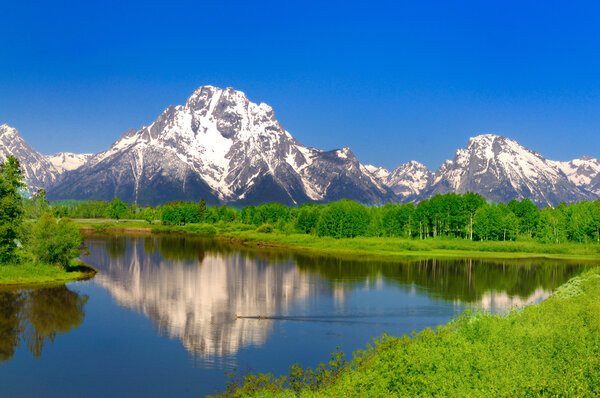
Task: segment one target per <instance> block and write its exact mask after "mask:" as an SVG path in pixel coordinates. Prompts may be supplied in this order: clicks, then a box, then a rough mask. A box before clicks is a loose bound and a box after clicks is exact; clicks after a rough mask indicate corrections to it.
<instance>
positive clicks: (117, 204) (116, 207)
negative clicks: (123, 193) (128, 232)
mask: <svg viewBox="0 0 600 398" xmlns="http://www.w3.org/2000/svg"><path fill="white" fill-rule="evenodd" d="M106 211H107V216H108V218H112V219H114V220H121V219H123V218H126V217H127V215H128V214H129V207H128V206H127V203H125V202H123V201H122V200H121V199H118V198H114V199H113V200H111V201H110V203H109V204H108V207H107V209H106Z"/></svg>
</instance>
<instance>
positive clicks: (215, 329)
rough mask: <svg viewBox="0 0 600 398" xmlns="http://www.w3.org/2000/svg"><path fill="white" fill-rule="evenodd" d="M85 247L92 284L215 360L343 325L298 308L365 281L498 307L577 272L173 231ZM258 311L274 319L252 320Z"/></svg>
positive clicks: (95, 241) (92, 240) (336, 297)
mask: <svg viewBox="0 0 600 398" xmlns="http://www.w3.org/2000/svg"><path fill="white" fill-rule="evenodd" d="M86 244H87V246H88V247H89V248H90V252H91V255H90V256H89V257H87V258H86V260H85V261H86V262H88V263H89V264H92V265H93V266H95V267H97V268H98V269H99V270H100V273H98V274H97V275H96V277H95V278H94V282H95V283H96V284H99V285H101V286H103V287H104V288H105V289H106V290H107V291H108V292H109V293H110V294H111V296H112V297H113V298H114V299H115V300H116V302H117V303H118V304H119V305H120V306H123V307H125V308H129V309H134V310H135V311H137V312H139V313H142V314H144V315H146V316H147V317H149V318H150V319H152V321H153V322H154V324H155V325H156V327H157V329H158V330H159V332H160V333H161V334H163V335H167V336H170V337H174V338H178V339H179V340H181V343H182V344H183V346H184V347H186V349H187V350H189V351H190V352H192V353H194V355H197V356H200V357H203V358H212V359H218V358H222V357H224V356H229V355H232V354H235V353H236V352H237V351H238V350H240V349H242V348H244V347H250V346H254V347H256V346H261V345H263V344H265V343H266V341H267V340H268V337H269V335H270V334H272V333H274V326H275V324H274V322H276V321H283V320H287V321H305V322H309V321H310V322H329V321H335V320H338V321H339V319H337V318H336V317H337V315H339V314H337V312H336V314H337V315H336V314H329V316H323V315H319V316H317V317H315V316H311V315H310V314H308V315H304V314H303V312H302V311H300V314H303V316H297V315H298V312H299V311H298V308H303V309H304V308H307V306H308V305H309V304H308V303H314V302H319V301H321V300H324V301H331V300H333V301H335V302H337V303H338V304H337V305H338V306H339V307H340V308H344V307H345V301H346V300H347V298H349V297H351V296H352V295H353V294H354V292H355V291H356V290H363V289H365V288H366V287H368V289H373V290H378V289H380V288H381V286H382V284H385V285H386V286H391V287H393V289H398V288H400V289H401V290H404V291H413V290H415V289H416V290H419V291H421V292H423V293H424V294H427V295H428V296H430V297H433V298H435V299H441V300H445V301H449V302H452V303H466V304H468V305H472V306H476V307H479V308H483V309H486V310H491V311H504V310H506V309H508V308H511V307H512V306H514V305H517V306H520V305H525V304H531V303H535V302H539V301H540V300H542V299H544V298H546V297H548V296H549V295H550V294H551V291H552V290H553V289H554V288H556V287H557V286H559V285H560V284H562V283H564V282H565V281H566V280H567V279H568V278H569V277H570V276H572V275H573V274H574V273H575V272H576V271H577V270H578V269H579V268H580V267H579V266H570V265H566V264H560V265H559V264H553V263H541V262H540V263H539V264H536V265H531V264H522V263H519V262H500V263H493V262H482V261H476V260H469V259H465V260H421V261H411V262H407V263H379V262H368V261H362V260H340V259H337V258H333V257H319V256H308V255H303V254H290V253H289V252H286V251H276V250H269V251H265V250H247V249H243V248H241V247H237V246H232V245H226V244H223V243H219V242H218V241H214V240H207V239H199V238H190V237H173V236H149V237H137V238H135V237H130V238H125V237H89V238H88V239H87V240H86ZM403 305H408V303H397V306H398V308H399V310H401V309H402V307H403ZM342 312H344V311H342ZM344 313H345V312H344ZM237 316H249V317H250V318H237ZM261 316H262V317H272V318H273V319H261V320H258V319H256V317H261ZM344 316H345V317H346V318H345V320H346V321H357V320H360V317H361V315H360V314H356V315H355V316H354V317H353V316H352V315H348V314H346V315H344ZM253 317H254V318H253Z"/></svg>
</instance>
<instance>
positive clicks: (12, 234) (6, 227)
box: [0, 156, 25, 263]
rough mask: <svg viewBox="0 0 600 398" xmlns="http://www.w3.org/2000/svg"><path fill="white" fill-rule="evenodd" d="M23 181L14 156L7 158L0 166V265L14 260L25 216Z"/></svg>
mask: <svg viewBox="0 0 600 398" xmlns="http://www.w3.org/2000/svg"><path fill="white" fill-rule="evenodd" d="M24 180H25V178H24V176H23V172H22V171H21V167H20V164H19V161H18V160H17V158H15V157H14V156H8V157H7V158H6V161H5V162H4V163H3V164H2V165H0V263H8V262H12V261H14V260H15V259H16V249H17V245H18V239H20V238H21V235H22V229H21V227H22V224H23V218H24V214H25V208H24V205H23V199H22V197H21V190H22V189H23V188H25V182H24Z"/></svg>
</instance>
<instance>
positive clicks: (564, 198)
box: [419, 134, 594, 206]
mask: <svg viewBox="0 0 600 398" xmlns="http://www.w3.org/2000/svg"><path fill="white" fill-rule="evenodd" d="M448 192H456V193H466V192H476V193H479V194H481V195H482V196H484V197H485V198H487V199H490V200H492V201H496V202H508V201H510V200H512V199H517V200H519V199H523V198H529V199H531V200H532V201H533V202H534V203H536V204H537V205H538V206H556V205H558V204H559V203H561V202H565V203H569V202H576V201H581V200H587V199H593V198H594V195H593V194H592V193H591V192H589V191H586V190H584V189H583V188H580V187H579V186H577V185H576V184H574V183H573V182H572V181H571V180H569V178H568V177H567V175H565V173H564V172H563V171H562V170H561V169H560V168H558V167H557V166H556V164H555V162H551V161H549V160H546V159H544V158H543V157H542V156H541V155H540V154H539V153H537V152H534V151H531V150H529V149H527V148H525V147H523V146H521V145H519V144H518V143H517V142H516V141H514V140H510V139H508V138H505V137H501V136H498V135H493V134H486V135H480V136H477V137H474V138H471V139H470V140H469V144H468V145H467V147H466V148H463V149H459V150H457V151H456V154H455V156H454V159H453V160H448V161H446V162H445V163H444V164H443V165H442V166H441V167H440V168H439V169H438V170H437V171H436V172H435V174H434V175H433V177H432V178H431V180H430V183H429V184H428V186H427V187H426V188H425V189H424V190H423V191H422V192H421V194H420V196H419V198H420V199H426V198H429V197H432V196H434V195H436V194H444V193H448Z"/></svg>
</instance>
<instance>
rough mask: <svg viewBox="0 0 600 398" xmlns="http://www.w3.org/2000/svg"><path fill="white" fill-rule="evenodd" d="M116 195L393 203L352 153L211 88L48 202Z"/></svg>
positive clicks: (122, 142)
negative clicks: (311, 142)
mask: <svg viewBox="0 0 600 398" xmlns="http://www.w3.org/2000/svg"><path fill="white" fill-rule="evenodd" d="M115 196H116V197H120V198H121V199H123V200H126V201H130V202H133V201H135V202H138V203H141V204H156V203H160V202H165V201H168V200H175V199H181V200H194V201H197V200H198V199H199V198H201V197H204V198H205V200H206V201H207V202H208V203H209V204H211V203H217V202H228V203H231V202H237V203H241V204H257V203H263V202H273V201H276V202H281V203H285V204H298V203H304V202H311V201H312V202H325V201H332V200H337V199H339V198H349V199H354V200H357V201H360V202H363V203H373V204H381V203H383V202H385V201H390V200H393V199H394V195H393V194H392V193H391V191H390V190H388V188H387V187H385V186H384V185H382V184H380V183H379V182H377V181H376V180H375V179H374V178H373V177H372V176H371V174H370V173H368V172H366V171H365V170H363V168H362V167H361V165H360V163H359V162H358V160H357V159H356V157H355V156H354V154H352V152H351V151H350V150H349V149H348V148H344V149H342V150H337V151H330V152H323V151H320V150H317V149H314V148H308V147H305V146H303V145H302V144H300V143H299V142H298V141H296V140H295V139H294V138H293V137H292V136H291V135H290V134H289V133H288V132H287V131H285V129H284V128H283V127H282V126H281V125H280V124H279V122H278V121H277V120H276V119H275V114H274V112H273V110H272V109H271V107H269V106H268V105H266V104H264V103H261V104H255V103H253V102H251V101H249V100H248V98H246V95H245V94H244V93H242V92H240V91H236V90H233V89H231V88H228V89H219V88H216V87H211V86H205V87H201V88H199V89H198V90H196V91H195V92H194V93H193V94H192V95H191V96H190V98H189V99H188V100H187V102H186V104H185V105H183V106H181V105H180V106H176V107H173V106H170V107H169V108H167V109H166V110H165V111H164V112H163V113H162V114H161V115H160V116H159V117H158V119H157V120H156V121H155V122H154V123H152V124H151V125H150V126H148V127H143V128H141V129H140V130H138V131H135V130H130V131H128V132H127V133H125V134H124V135H123V136H122V137H121V139H119V140H118V141H117V142H115V143H114V144H113V145H112V146H111V148H110V149H108V150H107V151H104V152H102V153H99V154H97V155H95V156H93V157H91V158H90V159H89V160H88V162H87V163H85V164H84V165H83V166H82V167H80V168H78V169H76V170H74V171H72V172H69V173H66V174H65V176H64V178H63V179H62V181H61V182H60V183H58V184H56V185H54V186H51V187H50V188H49V190H48V197H49V198H51V199H67V198H75V199H90V198H95V199H105V200H109V199H112V198H113V197H115Z"/></svg>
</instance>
